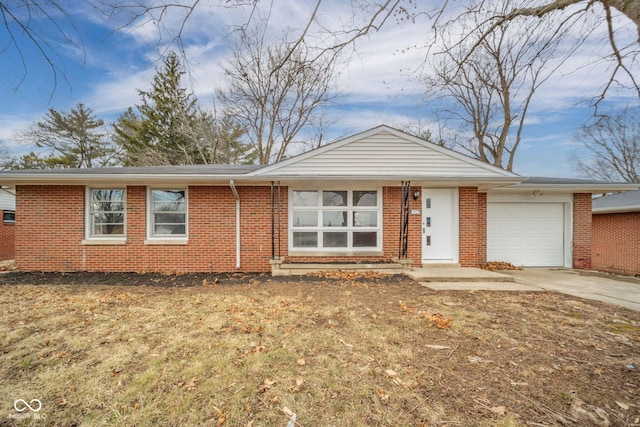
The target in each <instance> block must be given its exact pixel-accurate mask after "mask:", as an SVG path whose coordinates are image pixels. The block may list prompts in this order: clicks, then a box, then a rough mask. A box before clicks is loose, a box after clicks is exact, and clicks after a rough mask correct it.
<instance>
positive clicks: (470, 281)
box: [411, 268, 640, 311]
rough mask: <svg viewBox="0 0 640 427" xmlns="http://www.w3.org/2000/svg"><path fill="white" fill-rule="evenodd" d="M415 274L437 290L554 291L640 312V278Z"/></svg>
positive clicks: (564, 272)
mask: <svg viewBox="0 0 640 427" xmlns="http://www.w3.org/2000/svg"><path fill="white" fill-rule="evenodd" d="M422 270H428V271H422ZM456 270H457V271H456ZM412 273H414V274H413V275H412V276H411V277H413V278H414V279H415V280H417V281H419V282H421V284H422V285H423V286H425V287H428V288H430V289H434V290H487V291H553V292H560V293H563V294H567V295H573V296H576V297H580V298H586V299H592V300H596V301H602V302H606V303H609V304H616V305H619V306H621V307H625V308H629V309H631V310H636V311H640V279H635V278H632V277H623V276H613V275H606V274H603V273H598V272H594V271H585V270H572V269H569V268H526V269H524V270H513V271H501V272H500V273H494V272H490V271H484V270H480V269H475V268H470V269H467V268H422V269H415V270H414V271H413V272H412Z"/></svg>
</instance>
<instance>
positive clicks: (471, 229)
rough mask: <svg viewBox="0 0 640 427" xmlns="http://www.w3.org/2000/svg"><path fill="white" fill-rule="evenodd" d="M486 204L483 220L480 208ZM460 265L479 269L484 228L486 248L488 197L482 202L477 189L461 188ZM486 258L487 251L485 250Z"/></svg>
mask: <svg viewBox="0 0 640 427" xmlns="http://www.w3.org/2000/svg"><path fill="white" fill-rule="evenodd" d="M482 203H484V220H483V219H482V218H481V217H482V214H480V207H481V205H482ZM459 204H460V224H459V230H460V231H459V234H460V238H459V239H460V248H459V256H460V265H462V266H463V267H477V266H478V261H479V260H480V258H481V256H482V255H481V249H480V247H481V241H480V239H481V236H482V231H481V230H482V229H483V228H484V245H485V247H486V229H487V221H486V206H487V203H486V196H484V202H480V198H479V194H478V189H477V188H476V187H460V189H459ZM485 257H486V249H485Z"/></svg>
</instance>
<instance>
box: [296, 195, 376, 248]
mask: <svg viewBox="0 0 640 427" xmlns="http://www.w3.org/2000/svg"><path fill="white" fill-rule="evenodd" d="M381 205H382V203H381V200H380V191H379V190H373V189H367V190H342V189H340V190H291V192H290V242H291V244H290V247H291V249H293V250H303V251H304V250H324V251H327V252H329V251H345V250H346V251H359V250H379V249H380V246H381V228H380V216H381Z"/></svg>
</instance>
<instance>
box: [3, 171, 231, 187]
mask: <svg viewBox="0 0 640 427" xmlns="http://www.w3.org/2000/svg"><path fill="white" fill-rule="evenodd" d="M240 176H241V175H240ZM238 178H239V176H238V175H224V176H223V175H184V174H174V175H166V174H165V175H141V174H87V175H84V174H35V175H25V174H16V175H11V174H10V173H9V174H2V176H1V177H0V184H2V185H8V186H11V187H14V188H15V186H16V185H158V184H171V185H175V184H192V185H225V186H228V185H229V180H231V179H236V180H237V179H238Z"/></svg>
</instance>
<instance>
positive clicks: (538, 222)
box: [487, 203, 565, 267]
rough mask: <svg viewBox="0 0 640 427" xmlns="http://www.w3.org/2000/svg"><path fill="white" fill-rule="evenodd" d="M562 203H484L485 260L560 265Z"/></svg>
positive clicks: (545, 265) (562, 247) (546, 265)
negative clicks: (485, 224)
mask: <svg viewBox="0 0 640 427" xmlns="http://www.w3.org/2000/svg"><path fill="white" fill-rule="evenodd" d="M564 223H565V221H564V205H563V204H562V203H488V204H487V261H506V262H510V263H512V264H514V265H518V266H529V267H543V266H544V267H554V266H562V265H564V234H565V233H564Z"/></svg>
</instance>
